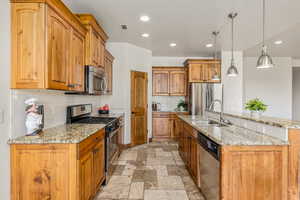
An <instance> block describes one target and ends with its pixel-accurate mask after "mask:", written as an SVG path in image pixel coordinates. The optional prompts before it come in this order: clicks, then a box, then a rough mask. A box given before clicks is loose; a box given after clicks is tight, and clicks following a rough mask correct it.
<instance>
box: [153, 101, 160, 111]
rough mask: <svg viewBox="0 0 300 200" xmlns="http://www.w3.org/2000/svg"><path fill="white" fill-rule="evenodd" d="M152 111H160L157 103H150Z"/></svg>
mask: <svg viewBox="0 0 300 200" xmlns="http://www.w3.org/2000/svg"><path fill="white" fill-rule="evenodd" d="M152 110H153V111H160V110H161V104H160V103H157V102H152Z"/></svg>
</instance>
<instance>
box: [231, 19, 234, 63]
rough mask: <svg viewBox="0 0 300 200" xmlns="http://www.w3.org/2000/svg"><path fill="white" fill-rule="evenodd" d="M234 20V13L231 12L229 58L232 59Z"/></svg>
mask: <svg viewBox="0 0 300 200" xmlns="http://www.w3.org/2000/svg"><path fill="white" fill-rule="evenodd" d="M233 20H234V13H232V17H231V59H232V61H233V45H234V42H233V22H234V21H233Z"/></svg>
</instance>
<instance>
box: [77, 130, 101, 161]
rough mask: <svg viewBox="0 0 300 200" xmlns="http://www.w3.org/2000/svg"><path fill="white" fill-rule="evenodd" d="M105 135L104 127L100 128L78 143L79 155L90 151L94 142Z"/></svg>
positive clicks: (96, 142)
mask: <svg viewBox="0 0 300 200" xmlns="http://www.w3.org/2000/svg"><path fill="white" fill-rule="evenodd" d="M104 137H105V129H104V128H103V129H101V130H100V131H98V132H97V133H95V134H93V135H91V136H90V137H88V138H87V139H85V140H83V141H82V142H81V143H79V157H81V156H82V155H84V154H85V153H86V152H88V151H90V150H91V149H92V148H93V147H94V146H95V145H96V144H98V143H99V142H100V141H101V140H103V139H104Z"/></svg>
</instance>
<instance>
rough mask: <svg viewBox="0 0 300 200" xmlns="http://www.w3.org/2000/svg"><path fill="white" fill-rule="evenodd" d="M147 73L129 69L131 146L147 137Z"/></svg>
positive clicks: (145, 141) (140, 142) (144, 141)
mask: <svg viewBox="0 0 300 200" xmlns="http://www.w3.org/2000/svg"><path fill="white" fill-rule="evenodd" d="M147 115H148V74H147V73H146V72H138V71H131V146H135V145H139V144H145V143H147V138H148V130H147V129H148V128H147V126H148V125H147V120H148V117H147Z"/></svg>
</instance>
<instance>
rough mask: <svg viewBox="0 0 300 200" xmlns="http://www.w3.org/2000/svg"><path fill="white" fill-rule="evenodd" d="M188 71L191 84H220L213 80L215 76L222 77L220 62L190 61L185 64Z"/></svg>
mask: <svg viewBox="0 0 300 200" xmlns="http://www.w3.org/2000/svg"><path fill="white" fill-rule="evenodd" d="M184 65H185V67H186V68H187V69H188V82H189V83H220V82H221V81H216V80H212V78H213V76H214V75H215V74H218V75H219V77H221V62H220V60H202V59H188V60H186V61H185V63H184Z"/></svg>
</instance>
